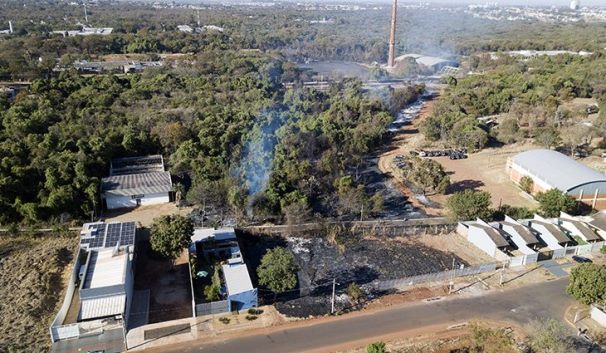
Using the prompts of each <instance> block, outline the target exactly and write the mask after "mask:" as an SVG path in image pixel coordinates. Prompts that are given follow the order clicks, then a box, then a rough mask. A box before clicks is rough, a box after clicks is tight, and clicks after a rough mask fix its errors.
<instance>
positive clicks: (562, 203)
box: [535, 189, 576, 217]
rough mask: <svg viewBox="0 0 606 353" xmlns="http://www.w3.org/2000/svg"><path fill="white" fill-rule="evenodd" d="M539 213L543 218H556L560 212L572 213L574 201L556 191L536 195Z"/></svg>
mask: <svg viewBox="0 0 606 353" xmlns="http://www.w3.org/2000/svg"><path fill="white" fill-rule="evenodd" d="M535 198H536V199H537V201H539V213H541V215H543V216H545V217H558V216H559V215H560V212H572V211H573V210H574V208H575V206H576V201H575V200H574V199H573V198H572V197H570V196H568V195H566V194H565V193H563V192H561V191H560V190H558V189H551V190H548V191H545V192H540V193H538V194H537V195H536V196H535Z"/></svg>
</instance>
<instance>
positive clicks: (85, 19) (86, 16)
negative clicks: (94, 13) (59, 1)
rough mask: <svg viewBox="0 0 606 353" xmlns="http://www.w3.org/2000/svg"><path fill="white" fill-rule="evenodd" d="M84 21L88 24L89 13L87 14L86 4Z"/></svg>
mask: <svg viewBox="0 0 606 353" xmlns="http://www.w3.org/2000/svg"><path fill="white" fill-rule="evenodd" d="M84 21H85V22H86V23H88V13H87V12H86V3H84Z"/></svg>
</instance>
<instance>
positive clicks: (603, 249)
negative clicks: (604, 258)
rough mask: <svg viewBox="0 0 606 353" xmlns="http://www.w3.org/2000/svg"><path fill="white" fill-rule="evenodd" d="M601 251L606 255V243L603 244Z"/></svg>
mask: <svg viewBox="0 0 606 353" xmlns="http://www.w3.org/2000/svg"><path fill="white" fill-rule="evenodd" d="M600 252H601V253H602V254H604V255H606V245H604V246H602V248H601V249H600Z"/></svg>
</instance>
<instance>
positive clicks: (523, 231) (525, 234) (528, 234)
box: [501, 222, 539, 244]
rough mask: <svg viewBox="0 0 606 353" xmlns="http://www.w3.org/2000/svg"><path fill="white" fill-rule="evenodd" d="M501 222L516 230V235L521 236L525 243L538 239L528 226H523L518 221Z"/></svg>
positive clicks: (536, 241)
mask: <svg viewBox="0 0 606 353" xmlns="http://www.w3.org/2000/svg"><path fill="white" fill-rule="evenodd" d="M501 224H503V225H507V226H509V227H511V228H513V229H514V230H515V231H516V233H518V235H519V236H520V237H521V238H522V240H524V242H525V243H526V244H537V243H539V239H537V237H536V236H535V235H534V233H532V231H530V228H528V227H525V226H523V225H521V224H519V223H513V222H501Z"/></svg>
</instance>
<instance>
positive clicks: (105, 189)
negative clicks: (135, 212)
mask: <svg viewBox="0 0 606 353" xmlns="http://www.w3.org/2000/svg"><path fill="white" fill-rule="evenodd" d="M171 191H172V180H171V177H170V173H169V172H167V171H165V170H164V159H163V158H162V156H160V155H153V156H144V157H128V158H118V159H114V160H112V162H111V166H110V172H109V176H108V177H106V178H103V179H102V180H101V197H102V199H103V202H104V205H105V208H107V209H109V210H113V209H119V208H134V207H137V206H140V205H155V204H161V203H167V202H170V194H171Z"/></svg>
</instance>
